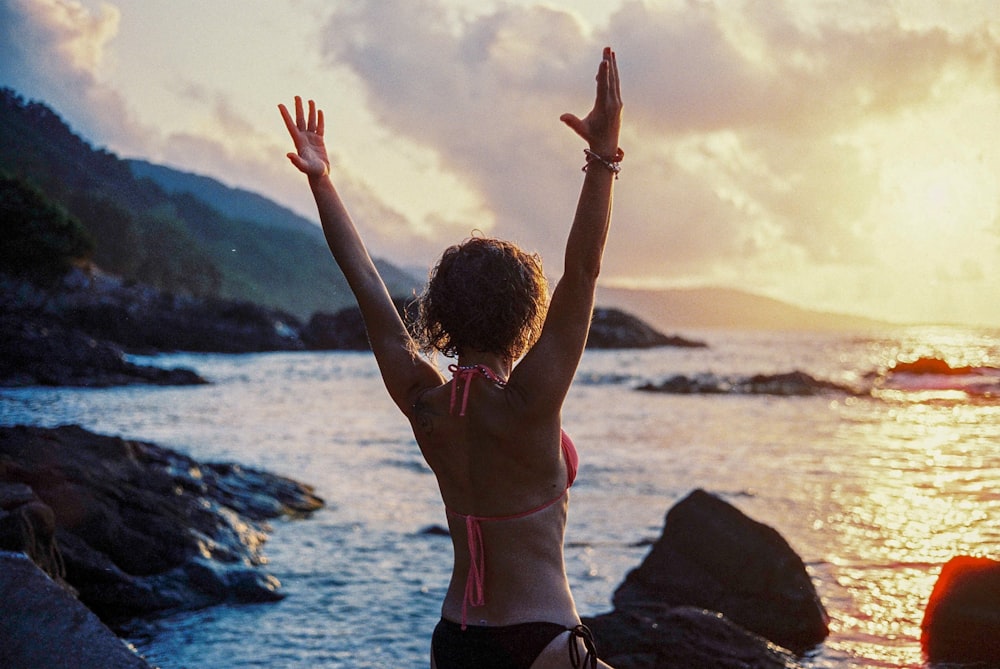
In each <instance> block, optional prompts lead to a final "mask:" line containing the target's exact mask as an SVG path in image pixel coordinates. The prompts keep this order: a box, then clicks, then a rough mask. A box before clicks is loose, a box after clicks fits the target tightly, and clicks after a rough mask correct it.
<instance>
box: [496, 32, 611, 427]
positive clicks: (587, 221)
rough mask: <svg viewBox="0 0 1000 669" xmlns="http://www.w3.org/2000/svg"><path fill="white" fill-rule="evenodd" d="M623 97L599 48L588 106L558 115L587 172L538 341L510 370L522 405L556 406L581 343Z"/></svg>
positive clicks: (604, 227)
mask: <svg viewBox="0 0 1000 669" xmlns="http://www.w3.org/2000/svg"><path fill="white" fill-rule="evenodd" d="M621 119H622V97H621V84H620V82H619V78H618V63H617V60H616V58H615V53H614V51H612V50H611V49H610V48H605V49H604V53H603V57H602V59H601V64H600V66H599V67H598V70H597V96H596V99H595V101H594V107H593V109H591V110H590V113H588V114H587V116H586V117H584V118H583V119H580V118H577V117H576V116H574V115H573V114H563V115H562V116H561V117H560V120H562V121H563V122H564V123H565V124H566V125H568V126H569V127H570V128H572V129H573V130H574V131H575V132H576V133H577V134H578V135H579V136H580V137H582V138H583V139H584V140H586V142H587V145H588V146H587V151H586V166H585V167H584V169H585V171H586V176H585V177H584V180H583V187H582V189H581V191H580V199H579V201H578V203H577V208H576V215H575V216H574V218H573V225H572V227H571V228H570V232H569V238H568V239H567V241H566V255H565V261H564V267H563V275H562V278H560V280H559V283H558V284H557V285H556V288H555V290H554V291H553V293H552V300H551V302H550V304H549V311H548V315H547V316H546V319H545V325H544V326H543V328H542V333H541V336H540V337H539V339H538V342H537V343H536V344H535V345H534V347H532V349H531V351H529V352H528V353H527V354H526V355H525V356H524V359H523V360H522V361H521V363H520V364H519V365H518V366H517V367H516V368H515V370H514V372H513V373H512V375H511V383H512V384H515V383H516V384H517V386H518V387H519V389H520V390H521V392H522V393H527V395H528V397H527V399H528V400H529V401H528V405H529V406H532V407H534V408H536V409H538V410H539V411H542V412H551V411H553V410H556V411H558V409H559V407H561V406H562V401H563V399H564V398H565V396H566V393H567V392H568V390H569V387H570V384H571V383H572V381H573V376H574V374H575V373H576V368H577V365H579V362H580V357H581V356H582V355H583V349H584V346H585V345H586V342H587V334H588V332H589V330H590V321H591V317H592V315H593V310H594V291H595V290H596V288H597V276H598V274H600V271H601V259H602V257H603V255H604V246H605V243H606V241H607V237H608V227H609V224H610V222H611V192H612V188H613V184H614V180H615V179H616V178H617V176H618V168H619V165H618V164H619V162H620V161H621V159H622V157H623V156H624V153H623V152H622V150H621V149H620V148H619V147H618V137H619V133H620V131H621Z"/></svg>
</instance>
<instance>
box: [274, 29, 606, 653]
mask: <svg viewBox="0 0 1000 669" xmlns="http://www.w3.org/2000/svg"><path fill="white" fill-rule="evenodd" d="M279 109H280V110H281V115H282V117H283V118H284V121H285V125H286V126H287V128H288V132H289V133H290V134H291V136H292V140H293V141H294V143H295V149H296V152H295V153H289V154H288V158H289V159H290V160H291V162H292V164H293V165H295V167H297V168H298V169H299V170H300V171H302V172H303V173H304V174H305V175H306V176H307V177H308V179H309V185H310V187H311V188H312V192H313V195H314V196H315V198H316V205H317V207H318V209H319V215H320V220H321V222H322V225H323V231H324V233H325V234H326V239H327V242H328V243H329V245H330V250H331V251H332V252H333V257H334V258H335V259H336V261H337V264H338V265H339V266H340V268H341V270H342V271H343V273H344V276H345V277H346V278H347V281H348V283H349V285H350V287H351V290H352V291H353V292H354V295H355V297H356V298H357V301H358V304H359V306H360V308H361V312H362V314H363V316H364V320H365V326H366V328H367V330H368V337H369V340H370V343H371V346H372V349H373V351H374V353H375V357H376V360H377V362H378V366H379V370H380V371H381V373H382V379H383V381H384V382H385V386H386V389H387V390H388V391H389V395H390V396H391V397H392V399H393V401H394V402H395V403H396V405H397V406H398V407H399V409H400V410H401V411H402V412H403V414H404V415H405V416H406V417H407V419H408V420H409V421H410V425H411V426H412V428H413V434H414V436H415V438H416V440H417V443H418V445H419V447H420V450H421V452H422V454H423V456H424V458H425V459H426V461H427V463H428V465H429V466H430V467H431V469H432V470H433V471H434V474H435V476H436V477H437V481H438V486H439V488H440V492H441V497H442V499H443V501H444V504H445V508H446V510H447V517H448V525H449V528H450V530H451V536H452V542H453V546H454V552H455V564H454V569H453V572H452V577H451V583H450V585H449V588H448V592H447V595H446V596H445V600H444V604H443V606H442V615H441V621H440V622H439V623H438V625H437V627H436V628H435V630H434V636H433V639H432V644H431V667H432V668H433V667H436V669H468V668H469V667H478V668H480V669H483V668H490V667H496V668H497V669H500V668H510V669H529V668H533V669H543V668H547V667H570V666H572V667H580V666H584V662H585V663H586V666H590V667H598V666H601V667H608V665H607V664H605V663H603V662H600V661H599V660H598V659H597V657H596V651H595V650H594V643H593V639H592V637H591V636H590V632H589V630H587V628H586V627H584V626H583V625H581V623H580V617H579V615H578V614H577V611H576V605H575V603H574V601H573V596H572V594H571V593H570V589H569V583H568V580H567V577H566V567H565V563H564V558H563V536H564V531H565V527H566V517H567V510H568V503H569V500H568V492H567V490H568V488H569V486H570V485H571V484H572V482H573V478H574V477H575V475H576V466H577V455H576V451H575V449H574V447H573V444H572V442H571V441H570V440H569V438H568V437H567V436H566V434H565V433H564V432H562V429H561V424H560V411H561V407H562V403H563V400H564V398H565V397H566V393H567V392H568V390H569V387H570V383H571V382H572V380H573V376H574V374H575V372H576V368H577V365H578V363H579V361H580V357H581V355H582V354H583V349H584V345H585V343H586V341H587V332H588V329H589V326H590V319H591V314H592V311H593V307H594V290H595V287H596V281H597V275H598V273H599V271H600V265H601V256H602V254H603V251H604V245H605V241H606V239H607V233H608V226H609V223H610V216H611V191H612V185H613V182H614V179H615V178H617V173H618V169H619V161H620V160H621V159H622V156H623V155H624V154H623V153H622V151H621V149H619V148H618V135H619V129H620V127H621V112H622V102H621V90H620V87H619V80H618V66H617V63H616V60H615V54H614V52H613V51H611V49H609V48H605V49H604V53H603V58H602V60H601V64H600V67H599V69H598V72H597V98H596V101H595V103H594V107H593V109H592V110H591V111H590V113H589V114H588V115H587V116H586V117H585V118H583V119H580V118H577V117H576V116H573V115H572V114H564V115H563V116H562V117H561V120H562V121H563V122H564V123H566V124H567V125H568V126H569V127H570V128H572V129H573V130H574V131H576V133H577V134H579V135H580V136H581V137H582V138H583V139H584V140H586V142H587V143H588V148H587V149H585V153H586V156H587V159H586V160H587V162H586V165H585V166H584V170H585V172H586V175H585V177H584V183H583V188H582V191H581V193H580V199H579V203H578V206H577V210H576V216H575V218H574V219H573V225H572V227H571V229H570V233H569V238H568V240H567V243H566V256H565V266H564V272H563V276H562V278H561V279H560V281H559V283H558V285H557V286H556V288H555V291H554V292H553V294H552V299H551V301H550V303H549V304H548V305H547V312H546V304H545V301H546V293H547V290H546V286H545V279H544V276H543V274H542V271H541V266H540V264H539V262H538V259H537V257H535V256H533V255H529V254H526V253H524V252H523V251H521V250H520V249H518V248H517V247H516V246H514V245H513V244H509V243H506V242H501V241H499V240H492V239H483V238H473V239H470V240H468V241H466V242H465V243H463V244H461V245H459V246H454V247H451V248H449V249H447V250H446V251H445V253H444V255H443V256H442V258H441V260H440V262H439V263H438V265H437V266H436V267H435V269H434V271H433V272H432V274H431V277H430V280H429V283H428V286H427V289H426V291H425V293H424V294H423V296H422V297H421V304H420V318H419V322H418V324H417V328H416V330H417V335H416V337H417V338H416V340H414V339H413V338H412V337H411V335H410V333H409V332H408V330H407V328H406V326H405V325H404V323H403V322H402V320H401V319H400V317H399V315H398V313H397V311H396V309H395V308H394V306H393V303H392V301H391V299H390V297H389V294H388V292H387V290H386V287H385V284H384V283H383V281H382V279H381V277H380V276H379V274H378V272H377V270H376V269H375V266H374V265H373V263H372V261H371V258H370V257H369V255H368V252H367V250H366V249H365V246H364V244H363V242H362V241H361V238H360V237H359V235H358V232H357V230H356V228H355V227H354V224H353V222H352V221H351V218H350V216H349V214H348V213H347V210H346V209H345V207H344V204H343V203H342V202H341V200H340V197H339V196H338V194H337V191H336V190H335V188H334V186H333V184H332V182H331V180H330V176H329V173H330V162H329V160H328V158H327V154H326V148H325V144H324V139H323V133H324V121H323V112H322V111H317V110H316V106H315V104H314V103H313V102H312V101H311V100H310V101H309V103H308V111H307V112H306V111H305V110H304V109H303V105H302V100H301V98H296V99H295V118H294V119H293V118H292V115H291V113H290V112H289V111H288V109H286V108H285V106H284V105H279ZM418 349H422V350H423V351H425V352H433V351H441V352H443V353H444V354H445V355H448V356H452V357H453V356H457V358H458V361H457V364H456V365H452V366H451V367H449V370H450V371H451V372H452V378H451V379H447V378H446V377H444V376H443V375H442V374H441V372H440V371H439V370H438V368H437V367H436V366H435V365H433V364H432V363H431V362H430V361H429V360H428V359H426V358H424V357H423V356H421V355H420V351H419V350H418ZM518 359H520V362H518V364H517V366H516V367H515V366H514V362H515V361H517V360H518Z"/></svg>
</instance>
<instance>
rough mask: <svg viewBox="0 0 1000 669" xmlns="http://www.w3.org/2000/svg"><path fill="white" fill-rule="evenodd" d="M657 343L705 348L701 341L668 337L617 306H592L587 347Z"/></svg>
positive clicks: (642, 346)
mask: <svg viewBox="0 0 1000 669" xmlns="http://www.w3.org/2000/svg"><path fill="white" fill-rule="evenodd" d="M658 346H683V347H695V348H701V347H705V346H706V344H705V343H704V342H698V341H691V340H688V339H684V338H683V337H677V336H672V337H671V336H667V335H665V334H663V333H662V332H659V331H657V330H655V329H654V328H653V327H651V326H650V325H648V324H647V323H645V322H644V321H642V320H640V319H638V318H636V317H635V316H632V315H630V314H627V313H625V312H624V311H620V310H618V309H607V308H598V309H594V316H593V319H592V320H591V322H590V334H589V335H588V337H587V348H594V349H617V348H655V347H658Z"/></svg>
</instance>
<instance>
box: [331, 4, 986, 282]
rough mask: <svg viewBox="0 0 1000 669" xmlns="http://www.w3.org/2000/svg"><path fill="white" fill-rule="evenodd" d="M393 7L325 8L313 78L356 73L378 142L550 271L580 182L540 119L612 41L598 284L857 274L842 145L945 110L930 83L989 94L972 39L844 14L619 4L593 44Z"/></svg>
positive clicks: (560, 141) (514, 14) (529, 25)
mask: <svg viewBox="0 0 1000 669" xmlns="http://www.w3.org/2000/svg"><path fill="white" fill-rule="evenodd" d="M398 4H402V3H381V2H376V1H375V0H358V1H355V2H352V3H350V4H349V5H346V6H344V7H342V8H340V9H337V10H335V11H334V12H333V13H332V15H331V16H330V19H329V22H328V24H327V26H326V29H325V33H326V35H325V39H324V42H323V43H324V45H325V46H324V56H325V58H326V62H327V63H328V64H329V65H331V66H333V67H337V68H340V67H347V68H349V69H350V70H351V71H352V72H353V73H355V74H356V75H357V76H358V78H359V79H360V81H361V82H362V83H363V86H364V87H365V92H366V95H367V103H368V105H369V107H370V109H371V110H372V113H373V114H374V115H375V116H376V117H377V118H378V119H379V121H380V122H381V123H382V124H383V125H384V126H385V127H387V128H390V129H391V130H392V131H393V132H395V133H397V134H398V135H399V136H401V137H405V138H406V139H407V140H410V141H414V142H418V143H420V144H421V145H422V146H425V147H426V148H427V150H428V151H431V152H435V153H437V154H438V155H440V156H441V158H442V161H443V164H444V166H445V167H446V168H448V169H450V170H453V171H455V172H457V173H460V174H462V175H463V176H464V178H466V179H467V181H468V183H470V184H471V185H472V187H473V188H474V189H475V190H476V191H477V193H479V194H480V195H481V197H482V198H483V201H484V202H485V203H486V206H488V207H489V208H490V209H491V210H492V211H493V212H494V213H495V214H496V221H497V223H496V227H495V232H497V233H498V234H502V235H504V236H508V237H513V238H514V239H517V240H518V241H520V242H522V243H525V244H526V245H528V246H531V247H533V248H538V249H540V250H542V251H543V253H544V254H545V255H546V257H549V258H551V257H553V254H557V253H558V252H559V249H560V245H561V243H562V240H563V239H564V236H565V232H566V229H567V228H568V224H569V218H570V217H571V215H572V211H573V205H574V198H575V195H574V193H575V191H576V189H577V188H578V185H579V181H578V180H577V179H574V178H573V177H572V176H570V174H569V170H568V166H569V165H570V164H571V163H569V162H568V161H569V160H570V158H568V157H567V156H569V155H572V154H571V153H570V152H571V151H574V150H576V149H577V148H579V147H578V146H577V145H576V144H578V143H579V142H578V141H577V142H576V144H575V143H574V138H573V136H572V134H571V133H568V131H566V130H565V129H564V128H561V127H560V126H559V124H558V123H556V122H555V121H554V119H556V118H557V117H558V115H559V113H561V112H563V111H574V112H575V113H578V114H580V113H583V112H585V111H586V107H587V106H589V103H590V101H591V100H592V99H593V97H592V96H593V93H592V92H591V88H590V87H591V86H592V85H593V84H592V77H593V71H594V69H595V66H596V62H597V54H599V52H600V51H599V50H600V47H601V46H602V45H603V44H604V43H605V42H608V43H611V44H613V45H615V47H616V50H617V51H618V53H619V62H620V63H621V67H622V76H623V87H624V96H625V105H626V110H625V114H626V125H625V129H624V131H623V138H622V143H623V146H624V147H625V148H626V152H627V157H626V161H625V171H624V172H623V175H622V180H621V181H620V182H619V184H618V186H617V192H616V202H615V207H616V213H615V222H614V232H613V233H612V240H611V243H610V244H609V247H608V252H607V254H606V263H605V272H606V276H607V277H610V278H614V277H627V276H630V275H631V276H638V275H641V274H643V273H652V274H655V275H657V276H659V277H661V278H668V279H669V278H671V277H673V278H676V279H682V278H690V277H693V276H699V275H700V276H702V277H711V276H724V275H725V276H736V277H738V276H761V277H763V276H765V275H772V276H773V273H774V272H777V271H783V272H786V273H787V272H788V271H789V270H790V269H794V268H807V267H809V266H810V265H815V266H823V265H826V266H830V267H840V268H847V267H850V266H855V267H856V268H858V269H859V270H860V269H861V268H871V267H872V265H873V264H874V263H875V262H877V258H876V255H875V254H874V251H873V244H872V241H873V237H872V234H873V230H874V228H875V227H876V226H877V225H878V224H879V222H878V221H877V220H874V219H873V218H872V216H871V212H872V211H873V209H874V206H875V202H876V200H877V199H878V198H879V197H880V192H879V181H878V175H877V174H876V173H875V169H876V167H877V161H873V160H871V157H870V155H868V149H867V148H866V147H865V146H864V144H863V137H864V135H863V133H862V132H861V129H862V128H864V127H868V128H870V127H871V125H872V123H873V120H875V119H882V120H884V121H885V122H886V123H889V122H891V121H892V119H894V118H897V117H901V116H905V115H907V114H910V113H911V112H912V111H913V110H915V109H920V108H922V107H929V106H930V107H932V106H935V105H941V104H946V103H947V99H946V94H945V93H944V92H943V91H944V90H945V88H944V87H942V82H948V81H955V80H959V81H964V80H968V81H978V82H980V83H982V82H986V85H991V86H994V87H996V86H997V76H998V60H1000V59H998V54H1000V36H998V34H997V33H996V31H995V29H994V30H992V31H991V29H990V28H989V26H988V25H986V24H983V25H975V26H973V27H972V28H971V29H969V30H967V31H964V32H955V31H953V30H946V29H944V28H942V27H922V28H920V29H910V28H908V27H907V26H906V25H904V23H903V22H902V21H901V20H900V18H899V16H898V15H897V14H896V13H895V12H893V11H888V10H884V11H877V10H876V9H877V5H875V4H873V5H871V7H870V8H868V9H866V11H863V12H854V14H856V15H857V16H852V13H851V12H847V13H845V12H844V11H843V9H844V8H843V7H842V6H840V5H837V4H836V3H833V4H830V5H828V6H829V7H830V9H829V11H826V12H824V10H822V9H817V7H818V6H814V7H812V8H811V9H812V14H810V15H806V14H804V13H803V12H802V11H800V8H801V5H800V4H798V3H791V2H782V3H779V2H771V1H767V2H764V1H762V0H755V1H754V0H752V1H749V2H746V3H742V4H740V5H738V6H737V5H734V4H731V3H726V4H723V3H712V2H693V1H691V2H681V3H674V4H673V5H671V6H670V7H666V6H661V5H654V4H652V3H643V2H638V1H635V0H633V1H627V2H625V3H623V5H622V6H621V7H620V9H619V10H618V11H617V12H615V13H613V14H612V16H611V18H610V20H609V22H608V24H607V25H606V26H604V27H601V28H599V29H596V30H592V31H588V30H585V28H584V26H581V25H580V24H579V23H578V22H577V19H576V18H574V16H573V15H572V14H570V13H569V12H562V11H559V10H557V9H551V8H546V7H540V6H534V7H527V8H516V9H515V8H512V7H509V6H502V7H500V8H499V9H496V10H495V11H492V12H487V13H481V14H478V15H476V16H472V17H467V16H463V15H461V14H460V13H457V12H449V11H448V10H447V9H446V5H445V4H444V3H443V2H435V1H434V0H420V1H415V2H411V3H406V4H405V7H399V6H398ZM390 5H392V6H391V8H390ZM845 16H847V17H848V18H847V19H845V18H843V17H845ZM574 147H575V148H574ZM618 235H621V237H620V238H619V237H618ZM555 257H558V256H557V255H556V256H555Z"/></svg>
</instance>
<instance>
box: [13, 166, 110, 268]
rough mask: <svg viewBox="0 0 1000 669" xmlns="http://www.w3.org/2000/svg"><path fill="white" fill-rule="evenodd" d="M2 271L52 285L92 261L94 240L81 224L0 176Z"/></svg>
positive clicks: (16, 182)
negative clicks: (74, 265) (76, 265)
mask: <svg viewBox="0 0 1000 669" xmlns="http://www.w3.org/2000/svg"><path fill="white" fill-rule="evenodd" d="M0 240H2V242H3V243H2V244H0V270H2V271H5V272H7V273H9V274H14V275H16V276H24V277H27V278H30V279H33V280H38V281H48V280H52V279H55V278H58V277H60V276H62V275H63V274H65V273H66V272H67V271H68V270H69V269H70V268H71V267H72V266H73V263H74V262H80V261H85V260H89V259H90V257H91V256H92V255H93V252H94V240H93V237H91V236H90V234H89V233H88V232H87V230H86V229H85V228H84V227H83V226H82V225H81V224H80V222H79V221H78V220H76V219H75V218H73V217H72V216H70V215H69V214H67V213H66V211H65V210H64V209H62V208H61V207H58V206H56V205H54V204H52V203H51V202H50V201H49V200H48V199H46V198H45V196H44V195H42V193H41V192H39V191H38V190H36V189H35V188H33V187H31V186H29V185H28V184H26V183H24V182H23V181H21V180H19V179H15V178H12V177H8V176H6V175H3V176H0Z"/></svg>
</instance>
